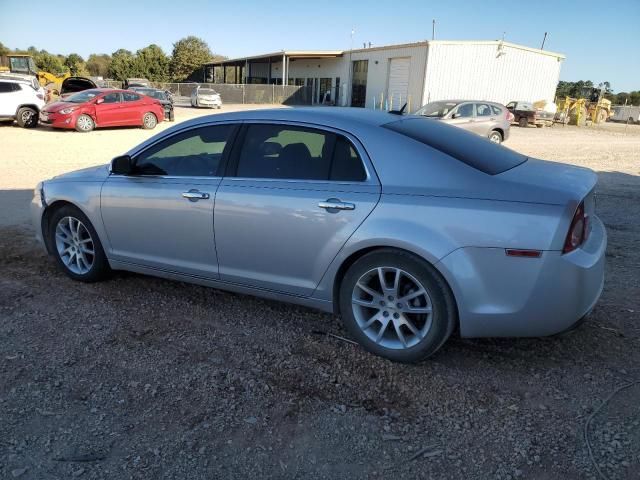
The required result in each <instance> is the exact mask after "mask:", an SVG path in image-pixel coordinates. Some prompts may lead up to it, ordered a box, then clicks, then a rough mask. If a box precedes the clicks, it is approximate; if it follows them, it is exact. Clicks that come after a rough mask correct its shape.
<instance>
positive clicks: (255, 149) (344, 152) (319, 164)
mask: <svg viewBox="0 0 640 480" xmlns="http://www.w3.org/2000/svg"><path fill="white" fill-rule="evenodd" d="M236 175H237V176H238V177H241V178H265V179H267V178H268V179H288V180H317V181H327V180H331V181H340V182H361V181H364V180H366V170H365V168H364V165H363V163H362V159H361V158H360V156H359V155H358V152H357V151H356V149H355V148H354V146H353V145H352V144H351V142H350V141H349V140H348V139H347V138H345V137H343V136H342V135H338V134H335V133H333V132H328V131H324V130H319V129H314V128H307V127H298V126H293V125H276V124H254V125H249V126H248V127H247V130H246V133H245V135H244V141H243V144H242V149H241V151H240V154H239V157H238V168H237V174H236Z"/></svg>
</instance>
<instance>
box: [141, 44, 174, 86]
mask: <svg viewBox="0 0 640 480" xmlns="http://www.w3.org/2000/svg"><path fill="white" fill-rule="evenodd" d="M134 70H135V73H136V76H137V77H142V78H146V79H148V80H151V81H152V82H166V81H167V80H168V79H169V57H167V56H166V55H165V53H164V52H163V51H162V49H161V48H160V47H159V46H158V45H155V44H152V45H149V46H148V47H145V48H143V49H141V50H138V51H137V52H136V55H135V60H134Z"/></svg>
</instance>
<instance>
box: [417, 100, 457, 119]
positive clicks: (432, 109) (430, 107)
mask: <svg viewBox="0 0 640 480" xmlns="http://www.w3.org/2000/svg"><path fill="white" fill-rule="evenodd" d="M456 105H458V104H457V103H456V102H431V103H427V104H426V105H425V106H424V107H422V108H421V109H419V110H418V111H417V112H416V115H422V116H423V117H435V118H441V117H444V116H445V115H446V114H447V113H449V112H450V111H451V110H453V109H454V108H455V107H456Z"/></svg>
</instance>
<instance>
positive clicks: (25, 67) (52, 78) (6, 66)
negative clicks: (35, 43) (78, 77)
mask: <svg viewBox="0 0 640 480" xmlns="http://www.w3.org/2000/svg"><path fill="white" fill-rule="evenodd" d="M1 63H2V65H0V73H2V72H10V73H17V74H22V75H34V76H36V77H37V79H38V82H39V83H40V85H41V86H43V87H44V88H45V89H46V90H47V91H48V92H49V94H52V95H57V94H58V92H59V91H60V87H61V85H62V82H63V81H64V80H65V79H66V78H69V77H70V76H71V74H70V73H69V72H67V73H65V74H64V75H54V74H53V73H49V72H46V71H44V70H40V69H38V68H37V67H36V64H35V62H34V61H33V57H32V56H31V55H28V54H21V53H13V54H11V55H7V56H6V60H5V58H4V57H3V58H2V62H1Z"/></svg>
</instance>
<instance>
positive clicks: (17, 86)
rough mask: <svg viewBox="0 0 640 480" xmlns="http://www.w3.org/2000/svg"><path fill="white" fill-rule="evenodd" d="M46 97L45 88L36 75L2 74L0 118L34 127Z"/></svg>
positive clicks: (22, 125)
mask: <svg viewBox="0 0 640 480" xmlns="http://www.w3.org/2000/svg"><path fill="white" fill-rule="evenodd" d="M44 98H45V92H44V89H43V88H42V87H41V86H40V85H39V84H38V80H37V79H36V78H35V77H30V76H27V75H25V76H22V75H0V120H15V121H16V122H18V125H20V126H21V127H25V128H34V127H36V126H37V125H38V115H39V113H40V110H41V109H42V107H44V105H45V99H44Z"/></svg>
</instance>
